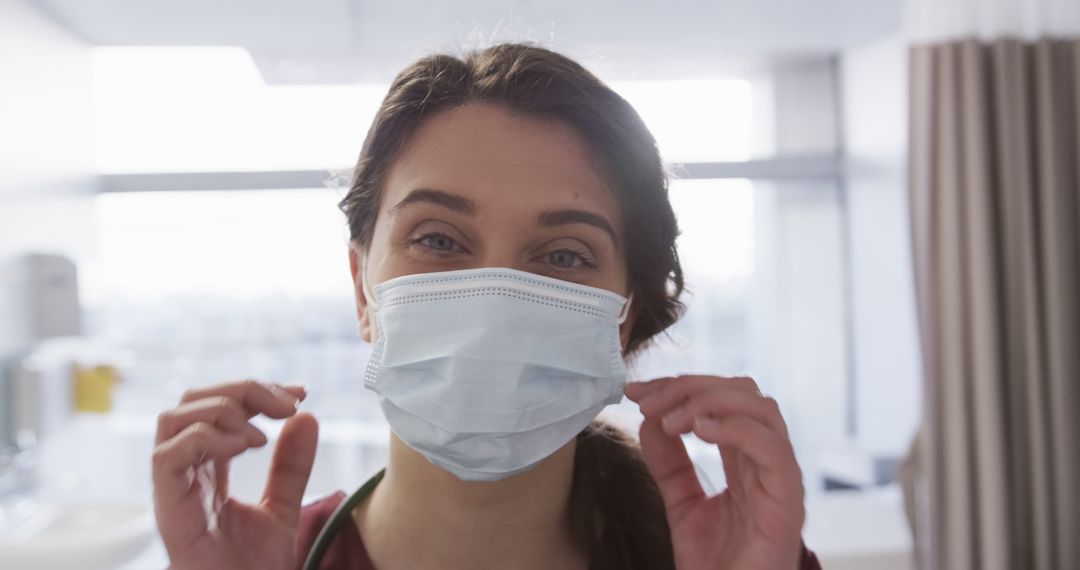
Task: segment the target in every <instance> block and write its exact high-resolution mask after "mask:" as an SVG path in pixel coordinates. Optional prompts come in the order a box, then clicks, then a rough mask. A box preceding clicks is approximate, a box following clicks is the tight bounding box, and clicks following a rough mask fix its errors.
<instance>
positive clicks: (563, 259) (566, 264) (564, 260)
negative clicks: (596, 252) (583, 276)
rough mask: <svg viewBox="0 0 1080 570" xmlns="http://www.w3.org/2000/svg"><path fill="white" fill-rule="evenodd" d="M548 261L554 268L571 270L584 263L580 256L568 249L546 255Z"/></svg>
mask: <svg viewBox="0 0 1080 570" xmlns="http://www.w3.org/2000/svg"><path fill="white" fill-rule="evenodd" d="M548 261H550V262H551V264H552V265H554V266H555V267H560V268H562V269H572V268H574V267H576V266H577V265H578V264H580V263H584V260H583V259H582V258H581V255H579V254H578V253H575V252H573V251H570V250H569V249H560V250H556V251H553V252H551V253H549V254H548Z"/></svg>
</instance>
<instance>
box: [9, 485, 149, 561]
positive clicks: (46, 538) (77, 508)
mask: <svg viewBox="0 0 1080 570" xmlns="http://www.w3.org/2000/svg"><path fill="white" fill-rule="evenodd" d="M154 534H155V526H154V515H153V511H152V509H151V508H150V507H149V506H147V505H142V504H123V503H100V504H90V503H88V504H78V503H48V502H39V501H34V500H30V499H25V500H22V501H20V502H18V503H15V504H7V505H4V506H3V507H0V568H4V569H5V570H23V569H26V570H30V569H33V570H53V569H56V570H60V569H70V568H80V569H85V570H96V569H102V570H104V569H112V568H116V567H118V566H121V565H123V564H124V563H125V562H127V561H129V560H131V559H132V558H134V557H135V556H137V555H138V554H139V553H140V552H142V551H143V550H144V549H145V548H146V547H147V545H149V544H150V542H151V540H152V539H153V538H154Z"/></svg>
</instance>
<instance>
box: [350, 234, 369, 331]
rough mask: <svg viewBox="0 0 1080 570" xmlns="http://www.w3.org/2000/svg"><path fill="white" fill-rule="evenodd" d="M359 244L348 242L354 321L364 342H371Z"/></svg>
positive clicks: (361, 252)
mask: <svg viewBox="0 0 1080 570" xmlns="http://www.w3.org/2000/svg"><path fill="white" fill-rule="evenodd" d="M360 248H361V246H360V245H359V244H357V243H355V242H349V272H350V273H351V274H352V281H353V296H354V297H355V298H356V321H357V322H358V323H359V330H360V337H361V338H363V339H364V341H365V342H371V321H370V320H369V319H368V313H367V304H368V303H367V301H368V300H367V297H366V296H365V295H364V285H363V281H362V279H364V276H363V275H362V273H361V271H360V270H361V267H362V266H363V264H362V263H361V259H362V258H363V255H364V252H363V251H361V250H360Z"/></svg>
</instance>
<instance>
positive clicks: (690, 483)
mask: <svg viewBox="0 0 1080 570" xmlns="http://www.w3.org/2000/svg"><path fill="white" fill-rule="evenodd" d="M640 437H641V454H642V456H644V458H645V464H646V465H647V466H648V467H649V471H650V472H651V473H652V475H653V479H655V480H656V484H657V486H658V487H659V488H660V495H661V496H662V497H663V499H664V506H665V507H666V510H667V513H668V520H669V521H671V523H672V525H674V524H675V523H676V521H678V520H679V519H680V518H682V515H683V513H684V512H686V510H687V509H688V508H690V507H691V506H692V505H693V504H694V503H695V502H696V501H699V500H701V499H704V498H705V491H704V490H703V489H702V488H701V482H700V481H698V478H697V472H696V471H695V470H694V463H693V462H692V461H691V460H690V456H689V454H687V452H686V445H685V444H684V443H683V441H682V438H680V437H679V436H672V435H669V434H667V433H665V432H664V430H663V428H661V426H660V422H659V421H657V420H656V419H650V418H645V421H644V422H642V424H641V432H640Z"/></svg>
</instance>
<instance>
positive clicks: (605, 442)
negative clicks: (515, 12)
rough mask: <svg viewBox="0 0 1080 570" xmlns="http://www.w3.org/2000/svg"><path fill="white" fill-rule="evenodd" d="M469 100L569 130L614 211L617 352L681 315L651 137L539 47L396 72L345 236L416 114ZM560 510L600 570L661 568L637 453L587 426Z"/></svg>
mask: <svg viewBox="0 0 1080 570" xmlns="http://www.w3.org/2000/svg"><path fill="white" fill-rule="evenodd" d="M469 102H486V103H492V104H497V105H500V106H502V107H503V108H504V109H506V110H507V111H508V112H511V113H517V114H521V115H523V116H529V117H536V118H540V119H548V120H553V121H557V122H560V123H561V124H564V125H566V126H568V127H570V128H572V129H573V130H574V131H575V132H576V133H578V134H579V135H580V136H581V137H582V138H583V139H584V141H585V142H586V144H587V146H588V147H589V149H590V150H591V151H592V153H593V159H594V161H595V162H596V164H597V166H598V168H599V170H600V172H602V173H603V174H604V175H605V177H606V179H607V181H608V182H609V184H610V185H611V186H612V187H613V188H614V189H615V191H616V192H617V194H618V197H619V202H620V204H621V207H622V210H623V220H624V221H623V224H624V228H623V233H624V235H625V240H626V252H627V254H626V255H627V273H628V279H629V285H630V288H631V290H632V291H633V292H634V300H635V303H634V311H635V313H634V316H635V320H634V325H633V328H632V329H631V331H630V338H629V342H628V344H627V348H626V355H631V354H634V353H636V352H637V351H639V350H640V349H641V348H642V347H643V346H645V345H646V343H647V342H648V341H649V340H650V339H652V338H653V337H654V336H655V335H657V334H658V333H660V332H661V331H663V330H664V329H666V328H667V327H668V326H670V325H671V324H672V323H674V322H675V321H676V320H677V319H678V317H679V315H680V314H681V312H682V308H683V306H682V303H681V302H680V301H679V295H680V294H681V293H682V290H683V276H682V268H681V267H680V265H679V258H678V254H677V253H676V251H675V238H676V236H677V235H678V229H677V226H676V223H675V214H674V212H673V211H672V208H671V203H670V202H669V201H668V195H667V174H666V172H665V170H664V167H663V163H662V161H661V159H660V154H659V151H658V150H657V147H656V141H655V139H654V138H653V136H652V134H651V133H649V131H648V129H647V128H646V127H645V124H644V122H642V120H641V118H640V117H639V116H638V114H637V112H636V111H635V110H634V109H633V107H631V106H630V104H629V103H627V102H626V101H625V100H624V99H623V98H622V97H620V96H619V95H618V94H617V93H615V92H614V91H613V90H611V89H610V88H609V87H607V86H606V85H605V84H604V83H603V82H601V81H600V80H599V79H598V78H596V76H594V75H593V74H592V73H590V72H589V71H587V70H586V69H585V68H583V67H581V66H580V65H579V64H577V63H576V62H574V61H572V60H570V59H568V58H567V57H565V56H563V55H560V54H558V53H555V52H552V51H550V50H547V49H544V48H542V47H539V46H536V45H531V44H522V43H508V44H499V45H495V46H492V47H489V48H486V49H482V50H477V51H473V52H470V53H468V54H465V56H464V57H462V58H456V57H453V56H450V55H441V54H440V55H432V56H429V57H425V58H423V59H421V60H419V61H417V62H415V63H413V64H412V65H410V66H409V67H407V68H406V69H405V70H404V71H402V72H401V73H400V74H398V76H397V77H396V78H395V79H394V81H393V83H392V84H391V86H390V90H389V92H388V93H387V95H386V98H385V99H384V100H383V102H382V105H381V106H380V107H379V110H378V112H377V113H376V116H375V120H374V121H373V123H372V125H371V128H370V130H369V131H368V134H367V137H366V138H365V139H364V144H363V147H362V148H361V151H360V158H359V160H358V161H357V164H356V169H355V171H354V173H353V179H352V183H351V185H350V187H349V191H348V193H347V194H346V195H345V197H344V199H342V200H341V203H340V207H341V209H342V211H343V212H344V213H345V215H346V217H347V219H348V224H349V234H350V238H351V239H352V240H353V241H354V242H356V243H358V244H361V245H363V246H365V247H366V246H367V245H369V244H370V241H371V236H372V234H373V232H374V227H375V218H376V216H377V214H378V206H379V196H380V188H381V186H382V182H383V180H384V178H385V175H386V173H387V171H388V169H389V167H390V164H391V163H392V162H393V160H394V158H395V157H396V155H397V153H398V152H399V151H400V149H401V148H402V147H403V146H404V145H405V143H406V141H407V140H408V139H409V136H410V135H411V134H412V133H413V132H414V131H415V130H416V129H417V127H418V126H419V124H420V123H421V121H423V120H424V118H425V117H430V116H432V115H434V114H435V113H437V112H439V111H443V110H447V109H452V108H456V107H459V106H461V105H464V104H466V103H469ZM571 511H572V513H573V516H574V517H575V519H574V525H575V530H576V534H577V536H578V538H579V539H580V541H581V546H582V547H583V548H584V549H585V551H586V552H587V554H588V555H589V557H590V560H591V561H592V567H593V568H594V569H600V568H650V569H652V568H673V567H674V562H673V557H672V550H671V538H670V534H669V529H668V525H667V519H666V516H665V514H664V507H663V502H662V501H661V498H660V494H659V489H658V488H657V486H656V483H655V481H653V479H652V477H651V476H650V475H649V472H648V469H647V468H646V466H645V463H644V460H643V459H642V457H641V452H640V449H639V448H638V447H637V445H636V444H635V443H634V442H633V441H632V440H631V439H629V438H628V437H627V436H626V435H625V434H622V433H621V432H619V431H618V430H616V429H614V428H612V427H610V426H605V425H603V424H602V423H599V422H593V424H592V425H590V426H589V427H588V428H587V429H586V430H585V431H583V432H582V433H581V434H580V435H579V436H578V441H577V451H576V455H575V467H574V488H573V490H572V491H571Z"/></svg>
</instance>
